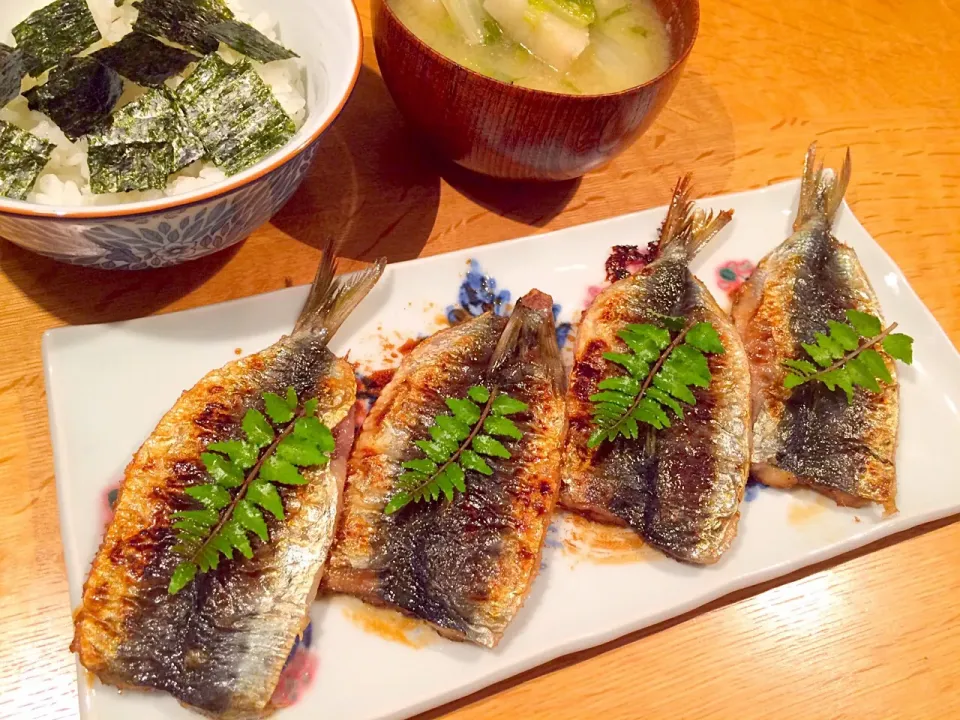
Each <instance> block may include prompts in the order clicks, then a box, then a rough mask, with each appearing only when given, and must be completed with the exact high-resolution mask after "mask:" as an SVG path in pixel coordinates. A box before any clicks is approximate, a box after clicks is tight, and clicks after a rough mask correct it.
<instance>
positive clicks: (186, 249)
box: [0, 144, 317, 270]
mask: <svg viewBox="0 0 960 720" xmlns="http://www.w3.org/2000/svg"><path fill="white" fill-rule="evenodd" d="M316 153H317V146H316V144H313V145H311V146H310V147H308V148H307V149H306V150H304V152H302V153H301V154H300V155H298V156H297V157H295V158H293V159H292V160H290V162H288V163H285V164H284V165H281V166H280V167H278V168H277V169H276V170H274V171H273V172H271V173H268V174H267V175H264V176H263V177H262V178H260V179H259V180H257V181H255V182H252V183H250V184H249V185H245V186H244V187H242V188H240V189H238V190H237V191H235V192H234V193H232V194H230V195H226V196H223V195H221V196H216V197H212V198H210V199H208V200H204V201H201V202H198V203H195V204H193V205H187V206H184V207H179V208H176V209H174V210H169V211H166V212H159V213H154V214H149V215H133V216H128V217H122V218H118V219H116V220H114V221H104V220H99V219H91V220H73V221H68V220H51V219H49V218H43V219H33V218H30V217H23V216H14V215H0V235H2V236H3V237H5V238H7V239H8V240H10V241H11V242H13V243H15V244H17V245H19V246H21V247H23V248H26V249H27V250H32V251H33V252H37V253H40V254H41V255H46V256H47V257H51V258H54V259H55V260H60V261H62V262H67V263H70V264H72V265H84V266H87V267H98V268H103V269H106V270H145V269H148V268H161V267H168V266H170V265H178V264H180V263H182V262H185V261H187V260H194V259H196V258H200V257H203V256H204V255H210V254H211V253H214V252H217V251H218V250H222V249H223V248H226V247H229V246H231V245H235V244H236V243H238V242H240V241H241V240H244V239H246V238H247V236H249V235H250V233H252V232H253V231H254V230H255V229H256V228H257V227H259V226H260V225H262V224H263V223H265V222H267V220H269V219H270V218H271V217H272V216H273V215H274V214H275V213H276V212H277V211H278V210H279V209H280V208H281V207H282V206H283V205H284V203H286V202H287V200H289V199H290V196H291V195H293V193H294V191H296V189H297V188H298V187H299V186H300V184H301V183H302V182H303V179H304V178H305V177H306V174H307V171H308V170H309V169H310V166H311V164H312V163H313V159H314V157H315V156H316Z"/></svg>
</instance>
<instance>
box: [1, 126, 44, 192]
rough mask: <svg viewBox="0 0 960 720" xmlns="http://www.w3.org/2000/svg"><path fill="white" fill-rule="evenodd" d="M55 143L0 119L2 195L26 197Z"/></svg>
mask: <svg viewBox="0 0 960 720" xmlns="http://www.w3.org/2000/svg"><path fill="white" fill-rule="evenodd" d="M54 147H56V146H55V145H54V144H53V143H49V142H47V141H46V140H42V139H41V138H38V137H37V136H36V135H33V134H32V133H28V132H27V131H26V130H21V129H20V128H18V127H17V126H16V125H11V124H10V123H8V122H4V121H3V120H0V195H3V196H4V197H8V198H12V199H14V200H26V198H27V193H29V192H30V190H31V189H32V188H33V185H34V183H36V182H37V178H38V177H40V173H41V172H42V171H43V168H44V166H45V165H46V164H47V161H48V160H49V159H50V154H51V153H52V152H53V149H54Z"/></svg>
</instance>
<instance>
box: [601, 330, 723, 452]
mask: <svg viewBox="0 0 960 720" xmlns="http://www.w3.org/2000/svg"><path fill="white" fill-rule="evenodd" d="M676 327H677V324H676V323H675V322H672V321H671V322H670V323H669V324H667V323H664V326H663V327H660V326H656V325H652V324H633V325H628V326H627V327H626V328H625V329H624V330H622V331H621V332H619V333H618V334H617V335H618V337H619V338H620V339H621V340H622V341H623V342H624V344H625V345H626V346H627V349H629V350H630V352H608V353H604V354H603V357H604V358H605V359H606V360H607V361H608V362H610V363H612V364H614V365H619V366H620V367H622V368H623V369H625V370H626V371H627V372H628V373H629V375H614V376H612V377H608V378H605V379H604V380H602V381H601V382H600V383H598V386H597V389H598V390H599V392H597V393H594V394H593V395H591V396H590V401H591V402H592V403H593V426H594V430H593V432H592V433H591V434H590V437H589V439H588V440H587V447H588V448H596V447H598V446H599V445H601V444H602V443H604V442H607V441H612V440H616V439H617V438H618V437H624V438H627V439H628V440H637V439H639V438H640V434H641V432H640V425H641V424H643V425H647V426H650V427H651V428H653V430H662V429H664V428H668V427H670V426H671V425H672V423H673V421H672V419H671V414H672V415H673V416H675V417H679V418H682V417H683V406H684V405H695V404H696V396H695V395H694V394H693V392H692V391H691V389H690V388H691V387H701V388H705V387H709V385H710V381H711V373H710V365H709V362H708V361H707V354H719V353H722V352H723V343H722V342H721V341H720V336H719V334H718V333H717V331H716V329H715V328H714V327H713V326H712V325H711V324H710V323H703V322H700V323H693V322H690V323H684V324H683V325H682V326H681V327H680V329H679V330H674V328H676ZM672 332H676V333H677V334H676V335H675V336H673V337H672V336H671V333H672Z"/></svg>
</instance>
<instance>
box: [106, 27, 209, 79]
mask: <svg viewBox="0 0 960 720" xmlns="http://www.w3.org/2000/svg"><path fill="white" fill-rule="evenodd" d="M93 57H95V58H96V59H97V60H99V61H100V62H102V63H103V64H104V65H106V66H107V67H111V68H113V69H114V70H116V71H117V72H118V73H120V74H121V75H122V76H123V77H125V78H126V79H127V80H130V81H131V82H135V83H137V84H138V85H143V86H145V87H160V86H161V85H163V81H164V80H166V79H167V78H169V77H172V76H174V75H177V74H179V73H181V72H183V69H184V68H185V67H187V65H189V64H190V63H192V62H196V61H197V60H199V59H200V58H198V57H197V56H196V55H194V54H193V53H189V52H187V51H186V50H180V49H179V48H175V47H170V46H169V45H166V44H164V43H162V42H160V41H159V40H156V39H154V38H152V37H150V36H149V35H145V34H144V33H141V32H136V31H134V32H132V33H130V34H128V35H125V36H124V37H123V38H122V39H121V40H120V42H118V43H117V44H116V45H111V46H110V47H105V48H103V49H102V50H97V51H96V52H95V53H93Z"/></svg>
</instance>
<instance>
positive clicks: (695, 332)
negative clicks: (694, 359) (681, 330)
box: [685, 322, 725, 355]
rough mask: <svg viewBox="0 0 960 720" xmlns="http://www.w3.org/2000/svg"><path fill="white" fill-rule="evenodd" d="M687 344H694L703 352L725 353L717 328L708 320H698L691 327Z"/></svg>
mask: <svg viewBox="0 0 960 720" xmlns="http://www.w3.org/2000/svg"><path fill="white" fill-rule="evenodd" d="M685 340H686V342H687V344H689V345H692V346H693V347H695V348H696V349H697V350H699V351H700V352H703V353H710V354H713V355H723V353H724V352H725V350H724V347H723V343H722V342H721V340H720V335H719V333H718V332H717V330H716V328H714V327H713V325H711V324H710V323H708V322H698V323H696V324H694V326H693V327H691V328H690V331H689V332H688V333H687V337H686V338H685Z"/></svg>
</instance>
